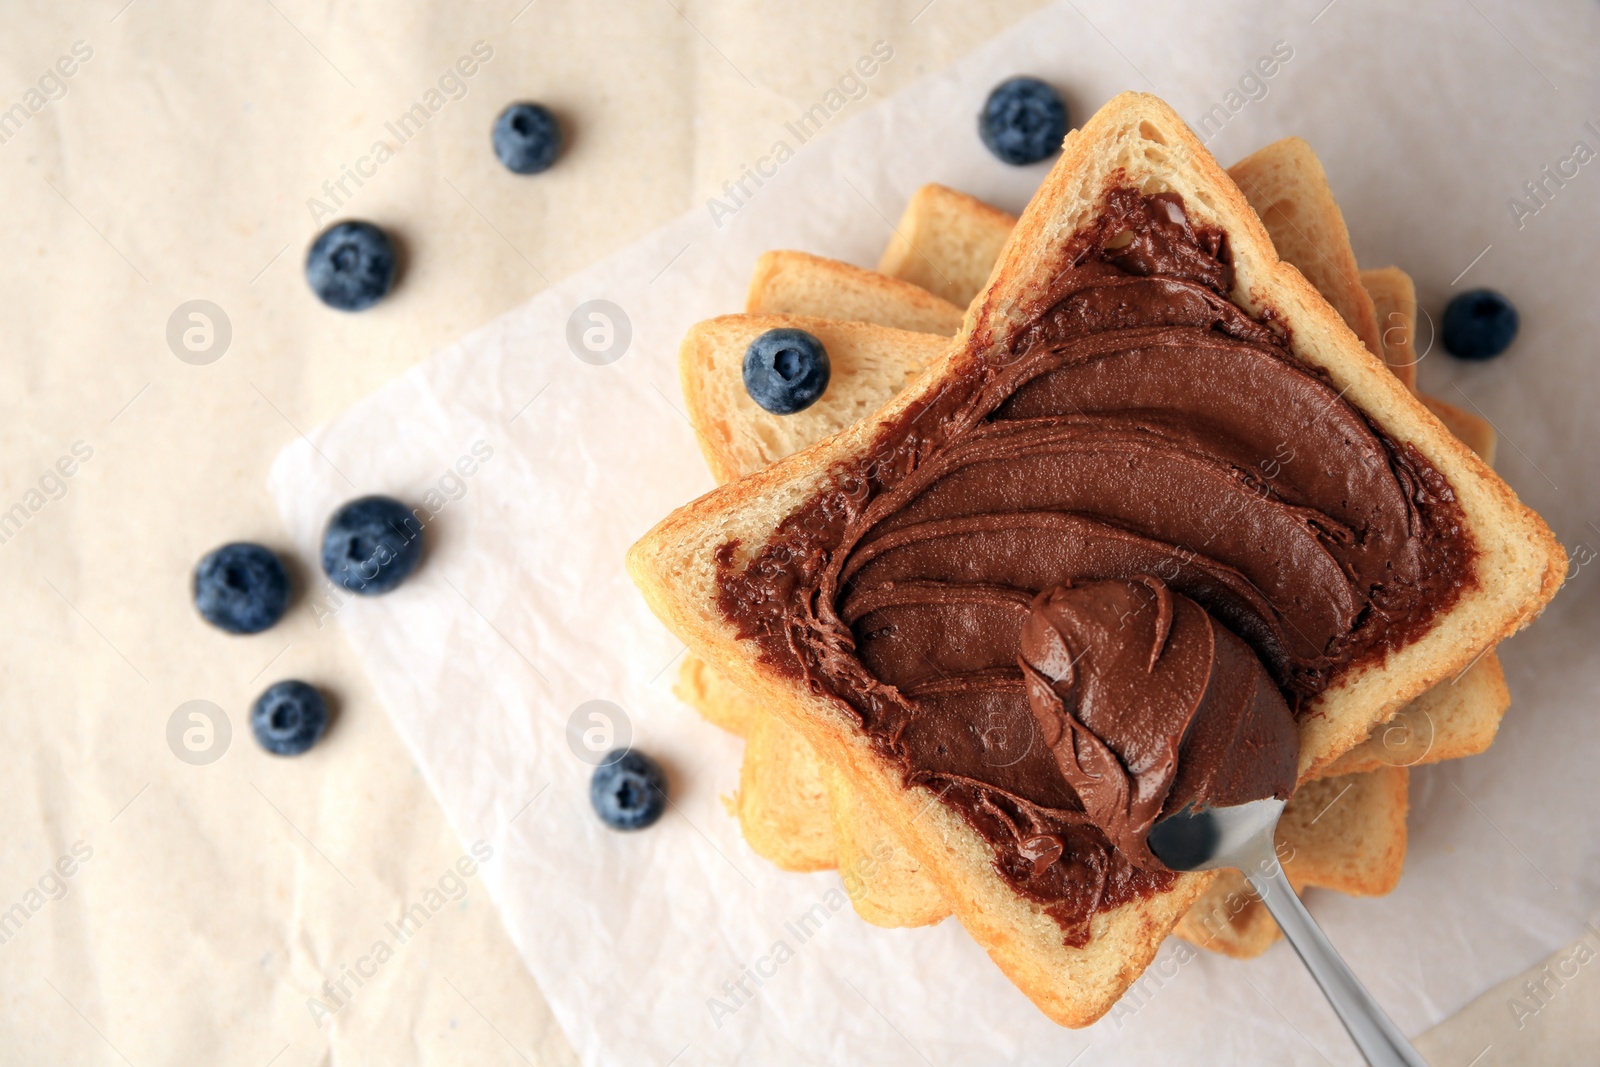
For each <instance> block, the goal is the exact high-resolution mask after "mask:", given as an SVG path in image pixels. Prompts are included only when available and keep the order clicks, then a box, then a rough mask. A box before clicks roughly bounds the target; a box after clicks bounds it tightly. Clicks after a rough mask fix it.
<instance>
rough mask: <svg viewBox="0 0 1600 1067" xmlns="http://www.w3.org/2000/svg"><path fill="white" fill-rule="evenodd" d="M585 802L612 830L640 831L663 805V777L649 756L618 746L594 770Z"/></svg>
mask: <svg viewBox="0 0 1600 1067" xmlns="http://www.w3.org/2000/svg"><path fill="white" fill-rule="evenodd" d="M589 803H591V804H593V805H594V811H595V814H596V815H598V816H600V821H601V822H603V823H605V824H606V825H607V826H609V827H611V828H612V829H613V830H643V829H644V828H645V827H646V826H649V825H651V824H652V823H654V822H655V821H656V820H657V819H659V818H661V813H662V812H663V811H665V810H666V808H667V776H666V775H664V774H662V773H661V767H660V766H659V765H658V764H657V763H656V761H655V760H653V759H651V758H650V757H649V756H646V755H644V754H643V753H641V752H635V751H634V750H632V749H627V750H623V749H618V750H616V751H614V752H611V753H608V754H607V755H606V758H605V761H604V762H602V763H601V764H600V766H598V767H596V768H595V769H594V777H593V778H591V779H589Z"/></svg>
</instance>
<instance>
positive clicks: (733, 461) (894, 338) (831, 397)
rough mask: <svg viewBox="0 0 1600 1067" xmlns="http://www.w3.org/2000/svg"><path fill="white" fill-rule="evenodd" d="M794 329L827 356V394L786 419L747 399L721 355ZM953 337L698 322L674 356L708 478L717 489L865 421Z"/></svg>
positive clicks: (743, 319)
mask: <svg viewBox="0 0 1600 1067" xmlns="http://www.w3.org/2000/svg"><path fill="white" fill-rule="evenodd" d="M780 326H797V327H799V328H800V329H803V330H806V331H808V332H809V333H811V334H813V335H814V336H815V337H816V338H817V339H818V340H819V341H821V342H822V344H823V346H824V347H825V348H827V350H828V362H829V365H830V367H831V371H832V375H831V377H830V379H829V388H828V390H827V392H825V393H824V394H823V395H822V398H821V399H820V400H818V401H817V402H816V403H815V404H813V405H811V406H810V407H808V408H806V409H805V410H804V411H801V412H799V413H797V414H794V415H789V416H786V417H785V418H783V419H773V418H765V419H764V418H761V416H762V415H765V414H767V413H766V412H765V411H763V410H762V409H761V408H760V407H758V406H757V405H756V402H755V401H754V400H751V399H750V394H749V393H747V392H746V391H745V388H744V381H743V379H742V378H741V377H740V376H738V375H732V374H727V373H725V370H726V368H725V367H723V366H719V365H718V362H717V355H718V353H719V352H729V351H734V352H739V353H741V354H742V353H743V352H744V350H745V349H746V348H748V347H749V345H750V342H751V341H754V340H755V339H756V338H757V337H758V336H760V335H761V334H762V333H765V332H766V331H767V330H771V329H776V328H778V327H780ZM950 343H951V341H950V338H948V337H940V336H938V335H937V334H928V333H912V332H910V331H909V330H895V329H891V328H889V327H887V326H875V325H873V324H871V323H866V322H838V321H835V320H833V319H813V318H804V317H797V316H771V315H724V316H722V317H721V318H716V319H709V320H707V321H705V322H701V323H697V324H695V326H694V327H692V328H691V329H690V330H689V333H688V335H687V336H685V337H684V339H683V344H682V346H681V347H680V348H679V350H678V372H679V374H680V375H681V377H682V382H683V395H684V400H685V402H686V404H687V405H688V411H689V421H690V423H692V424H693V426H694V432H695V437H696V438H698V439H699V441H700V451H701V452H703V453H704V454H705V457H706V463H707V465H708V466H710V468H711V474H712V476H713V477H715V478H716V479H717V481H719V482H728V481H732V480H733V479H734V478H737V477H739V475H740V474H741V473H744V472H748V471H755V470H760V469H761V468H763V467H765V466H767V465H768V464H770V463H773V462H775V461H776V460H779V459H782V458H783V457H784V456H788V455H791V454H793V453H794V452H797V451H799V449H800V447H801V444H802V443H804V444H810V443H811V442H812V441H818V440H821V439H822V438H823V437H826V436H827V435H828V434H829V433H831V432H832V431H833V429H834V428H836V427H839V426H849V425H850V424H851V423H854V422H856V421H857V420H859V419H861V418H863V417H865V416H867V415H870V414H871V413H872V411H873V410H874V409H875V408H876V407H877V404H876V403H875V402H874V399H873V398H876V397H883V396H894V395H895V394H896V393H899V392H900V391H901V390H903V389H904V388H905V386H906V384H907V383H908V382H910V381H911V379H912V378H913V377H915V376H916V374H917V373H918V371H919V370H920V369H921V368H923V367H926V366H927V365H928V364H930V363H932V362H933V361H934V360H935V359H936V358H937V357H938V356H940V355H942V354H943V353H944V351H945V350H946V349H947V348H949V347H950Z"/></svg>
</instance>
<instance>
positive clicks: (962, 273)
mask: <svg viewBox="0 0 1600 1067" xmlns="http://www.w3.org/2000/svg"><path fill="white" fill-rule="evenodd" d="M1016 224H1017V217H1016V216H1015V215H1012V214H1008V213H1007V212H1004V211H1001V210H1000V209H999V208H997V207H991V206H990V205H988V204H985V203H984V202H983V201H982V200H979V199H978V198H977V197H973V196H968V195H967V194H966V193H958V192H956V191H955V190H954V189H949V188H946V187H945V186H943V185H933V184H930V185H924V186H923V187H922V188H920V189H918V190H917V191H916V192H915V193H913V194H912V195H911V199H910V201H908V202H907V204H906V209H905V211H904V213H902V214H901V216H900V224H899V225H898V226H896V227H895V228H894V236H893V237H891V238H890V239H889V247H888V248H885V249H884V250H883V256H882V257H881V258H880V259H879V260H878V272H879V273H881V274H887V275H888V276H889V277H891V278H899V279H901V280H903V281H908V282H910V283H911V284H913V285H919V286H921V287H922V288H924V289H926V290H928V291H929V292H930V293H933V294H934V295H936V296H941V297H943V298H944V299H945V300H948V301H949V302H950V303H952V304H954V305H956V306H957V307H959V308H961V309H963V310H965V309H966V307H967V305H968V304H970V303H971V302H972V298H973V297H975V296H977V295H978V290H980V289H982V288H983V284H984V283H985V282H987V281H988V280H989V271H990V270H991V269H993V267H994V264H995V260H997V259H999V258H1000V249H1001V248H1003V247H1005V243H1006V238H1008V237H1010V236H1011V230H1012V228H1013V227H1014V226H1016Z"/></svg>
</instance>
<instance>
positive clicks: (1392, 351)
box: [1291, 217, 1483, 455]
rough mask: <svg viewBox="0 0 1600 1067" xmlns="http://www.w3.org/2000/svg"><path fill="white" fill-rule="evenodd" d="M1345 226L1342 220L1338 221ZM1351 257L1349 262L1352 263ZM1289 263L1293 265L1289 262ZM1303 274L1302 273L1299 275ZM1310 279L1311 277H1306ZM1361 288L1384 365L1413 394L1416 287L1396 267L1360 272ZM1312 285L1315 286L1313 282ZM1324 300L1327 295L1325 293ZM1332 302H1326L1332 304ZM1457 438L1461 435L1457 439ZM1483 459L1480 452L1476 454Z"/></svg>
mask: <svg viewBox="0 0 1600 1067" xmlns="http://www.w3.org/2000/svg"><path fill="white" fill-rule="evenodd" d="M1339 224H1340V225H1341V226H1342V225H1343V224H1344V219H1343V218H1342V217H1341V218H1340V219H1339ZM1354 258H1355V256H1354V254H1352V255H1351V259H1352V260H1354ZM1291 262H1292V261H1291ZM1301 273H1302V274H1304V273H1305V272H1304V271H1301ZM1306 277H1307V279H1308V280H1309V279H1310V277H1311V276H1310V275H1306ZM1360 278H1361V288H1363V289H1365V290H1366V291H1367V296H1368V297H1369V298H1370V299H1371V300H1372V312H1373V315H1374V316H1375V318H1376V319H1377V324H1378V340H1379V343H1380V345H1381V346H1382V352H1381V354H1382V356H1383V361H1384V362H1385V363H1387V364H1388V365H1389V369H1390V370H1392V371H1394V376H1395V377H1396V378H1399V379H1400V381H1401V382H1403V383H1404V384H1405V387H1406V388H1407V389H1409V390H1411V391H1412V392H1413V393H1414V392H1416V391H1417V360H1418V359H1419V358H1420V357H1418V355H1417V350H1416V344H1415V341H1416V335H1417V287H1416V285H1415V284H1414V283H1413V282H1412V281H1411V275H1409V274H1407V273H1406V272H1405V271H1403V270H1401V269H1400V268H1399V267H1379V268H1377V269H1376V270H1364V271H1362V272H1361V275H1360ZM1313 284H1315V282H1313ZM1323 295H1324V296H1326V295H1327V294H1326V293H1324V294H1323ZM1332 302H1333V301H1331V300H1330V301H1329V303H1330V304H1331V303H1332ZM1456 436H1457V437H1460V436H1461V435H1460V434H1457V435H1456ZM1478 454H1479V455H1482V454H1483V453H1482V452H1479V453H1478Z"/></svg>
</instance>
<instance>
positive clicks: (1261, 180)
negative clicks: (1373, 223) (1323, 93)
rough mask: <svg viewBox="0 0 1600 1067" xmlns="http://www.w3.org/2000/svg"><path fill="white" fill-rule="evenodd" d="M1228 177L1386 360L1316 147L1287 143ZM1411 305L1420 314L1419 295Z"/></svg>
mask: <svg viewBox="0 0 1600 1067" xmlns="http://www.w3.org/2000/svg"><path fill="white" fill-rule="evenodd" d="M1228 176H1229V177H1230V178H1232V179H1233V180H1234V182H1235V184H1237V185H1238V187H1239V190H1240V192H1242V193H1244V197H1245V199H1246V200H1248V201H1249V202H1250V206H1251V207H1253V208H1255V212H1256V214H1257V215H1259V216H1260V217H1261V222H1262V224H1263V225H1264V226H1266V228H1267V232H1268V233H1269V234H1271V235H1272V243H1273V246H1274V247H1275V248H1277V250H1278V255H1279V256H1280V257H1281V258H1282V259H1283V260H1285V261H1286V262H1289V263H1293V264H1294V265H1295V266H1296V267H1297V268H1299V271H1300V273H1301V274H1302V275H1304V276H1305V279H1306V281H1308V282H1310V283H1311V284H1312V285H1313V286H1315V287H1316V289H1317V292H1319V293H1321V294H1322V295H1323V296H1324V297H1325V298H1326V299H1327V301H1328V303H1329V304H1332V305H1333V309H1334V310H1335V311H1337V312H1338V313H1339V317H1340V318H1341V319H1343V320H1344V321H1345V322H1346V323H1348V324H1349V326H1350V329H1351V331H1352V332H1354V333H1355V335H1356V336H1357V337H1359V338H1360V339H1361V343H1362V344H1364V345H1366V346H1367V351H1369V352H1371V353H1372V354H1373V355H1375V356H1377V357H1379V358H1380V359H1382V358H1383V354H1384V353H1383V340H1382V338H1381V337H1380V336H1379V333H1378V315H1377V311H1376V309H1374V307H1373V305H1372V297H1371V296H1370V295H1368V293H1367V290H1366V288H1365V287H1364V286H1363V285H1362V284H1361V280H1362V279H1361V271H1360V269H1359V268H1357V266H1356V257H1355V253H1354V252H1353V251H1351V248H1350V231H1349V230H1348V229H1347V228H1346V227H1345V224H1344V215H1343V214H1342V213H1341V212H1340V211H1339V205H1338V203H1337V202H1336V201H1335V200H1334V198H1333V189H1332V188H1331V187H1330V186H1329V185H1328V175H1327V173H1326V172H1325V171H1324V170H1323V169H1322V161H1321V160H1320V159H1318V158H1317V154H1316V153H1315V152H1313V151H1312V150H1311V146H1310V145H1308V144H1306V142H1305V141H1303V140H1301V139H1300V138H1298V137H1285V138H1284V139H1283V140H1281V141H1274V142H1273V143H1272V144H1269V145H1267V146H1266V147H1265V148H1262V149H1260V150H1258V151H1256V152H1253V153H1251V154H1250V155H1248V156H1246V157H1245V158H1244V159H1241V160H1240V161H1239V162H1237V163H1235V164H1234V165H1233V166H1231V167H1229V168H1228ZM1411 304H1412V308H1413V309H1415V307H1416V294H1415V291H1413V293H1412V300H1411ZM1412 315H1413V317H1415V310H1413V312H1412ZM1409 386H1410V383H1407V387H1408V388H1409Z"/></svg>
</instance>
